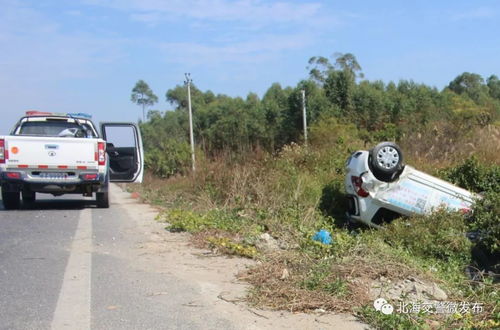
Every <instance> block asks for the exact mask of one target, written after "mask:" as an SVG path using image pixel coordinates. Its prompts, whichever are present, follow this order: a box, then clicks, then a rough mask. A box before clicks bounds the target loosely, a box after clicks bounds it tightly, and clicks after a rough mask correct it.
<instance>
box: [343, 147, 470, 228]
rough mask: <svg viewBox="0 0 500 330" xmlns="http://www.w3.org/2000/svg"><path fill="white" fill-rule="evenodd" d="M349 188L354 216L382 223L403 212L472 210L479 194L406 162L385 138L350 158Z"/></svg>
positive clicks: (365, 220) (349, 211)
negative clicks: (417, 168)
mask: <svg viewBox="0 0 500 330" xmlns="http://www.w3.org/2000/svg"><path fill="white" fill-rule="evenodd" d="M346 166H347V174H346V178H345V188H346V192H347V199H348V216H349V218H350V219H352V220H354V221H357V222H362V223H365V224H367V225H369V226H375V227H378V226H379V225H380V224H381V223H382V222H384V221H387V220H391V219H393V218H395V217H398V216H401V215H406V216H409V215H413V214H424V213H427V214H428V213H431V212H432V211H435V210H437V209H439V208H446V209H448V210H450V211H462V212H464V213H465V212H468V211H470V209H471V207H472V204H473V203H474V201H475V199H477V198H479V196H478V195H475V194H473V193H471V192H469V191H467V190H465V189H462V188H459V187H457V186H455V185H453V184H451V183H449V182H446V181H443V180H441V179H438V178H436V177H433V176H431V175H428V174H426V173H423V172H420V171H418V170H416V169H414V168H413V167H411V166H408V165H404V163H403V154H402V152H401V150H400V148H399V147H398V146H397V145H396V144H394V143H392V142H382V143H380V144H378V145H377V146H375V148H373V149H371V150H369V151H366V150H360V151H356V152H354V153H353V154H352V155H351V156H350V157H349V158H348V159H347V163H346Z"/></svg>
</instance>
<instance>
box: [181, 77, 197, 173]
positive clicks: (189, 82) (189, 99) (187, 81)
mask: <svg viewBox="0 0 500 330" xmlns="http://www.w3.org/2000/svg"><path fill="white" fill-rule="evenodd" d="M184 76H186V81H184V84H185V85H186V86H187V92H188V111H189V139H190V141H191V160H192V166H193V167H192V168H193V172H194V171H195V170H196V166H195V159H194V136H193V112H192V110H191V83H192V82H193V80H192V79H191V74H190V73H185V74H184Z"/></svg>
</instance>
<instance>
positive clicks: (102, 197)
mask: <svg viewBox="0 0 500 330" xmlns="http://www.w3.org/2000/svg"><path fill="white" fill-rule="evenodd" d="M96 200H97V207H99V208H102V209H107V208H109V193H108V192H107V191H105V192H98V193H96Z"/></svg>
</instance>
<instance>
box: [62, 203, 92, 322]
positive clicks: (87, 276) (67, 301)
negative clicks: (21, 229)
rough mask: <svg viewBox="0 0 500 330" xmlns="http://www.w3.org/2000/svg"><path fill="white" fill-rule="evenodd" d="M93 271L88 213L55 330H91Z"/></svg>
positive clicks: (66, 279)
mask: <svg viewBox="0 0 500 330" xmlns="http://www.w3.org/2000/svg"><path fill="white" fill-rule="evenodd" d="M91 270H92V215H91V210H90V209H84V210H82V211H81V213H80V218H79V219H78V227H77V229H76V232H75V237H74V239H73V243H72V245H71V251H70V256H69V259H68V264H67V265H66V271H65V273H64V280H63V283H62V287H61V291H60V292H59V299H58V300H57V306H56V310H55V312H54V317H53V319H52V329H53V330H59V329H72V330H73V329H82V330H83V329H90V289H91V285H90V283H91V282H90V281H91Z"/></svg>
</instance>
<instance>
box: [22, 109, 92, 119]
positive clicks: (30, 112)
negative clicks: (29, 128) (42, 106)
mask: <svg viewBox="0 0 500 330" xmlns="http://www.w3.org/2000/svg"><path fill="white" fill-rule="evenodd" d="M26 116H28V117H32V116H58V117H77V118H85V119H91V118H92V116H91V115H89V114H87V113H83V112H73V113H62V112H46V111H38V110H28V111H26Z"/></svg>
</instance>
